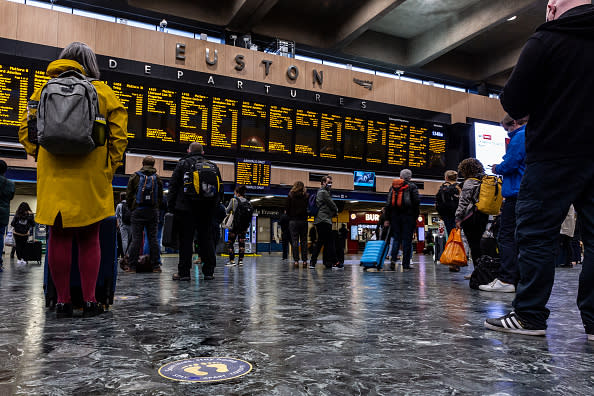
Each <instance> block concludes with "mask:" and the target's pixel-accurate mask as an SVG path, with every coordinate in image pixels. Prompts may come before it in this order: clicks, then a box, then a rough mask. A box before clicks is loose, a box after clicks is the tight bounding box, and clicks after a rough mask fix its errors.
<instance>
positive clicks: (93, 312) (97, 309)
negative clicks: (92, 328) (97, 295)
mask: <svg viewBox="0 0 594 396" xmlns="http://www.w3.org/2000/svg"><path fill="white" fill-rule="evenodd" d="M102 313H103V305H101V304H98V303H96V302H92V301H87V302H86V303H85V304H84V305H83V318H90V317H92V316H97V315H99V314H102Z"/></svg>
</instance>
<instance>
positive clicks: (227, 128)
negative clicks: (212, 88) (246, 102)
mask: <svg viewBox="0 0 594 396" xmlns="http://www.w3.org/2000/svg"><path fill="white" fill-rule="evenodd" d="M211 120H212V121H211V131H212V135H211V140H210V144H211V145H212V146H213V147H220V148H226V149H232V150H234V149H236V148H237V131H238V120H239V101H238V100H235V99H225V98H221V97H217V96H215V97H213V98H212V118H211Z"/></svg>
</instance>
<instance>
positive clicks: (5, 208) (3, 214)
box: [0, 159, 14, 272]
mask: <svg viewBox="0 0 594 396" xmlns="http://www.w3.org/2000/svg"><path fill="white" fill-rule="evenodd" d="M7 169H8V165H6V162H5V161H4V160H1V159H0V252H2V251H3V250H4V234H5V233H6V226H7V225H8V218H9V217H10V201H11V200H12V199H13V198H14V183H13V182H12V180H8V179H7V178H6V177H5V176H4V175H5V174H6V170H7ZM0 272H2V255H1V254H0Z"/></svg>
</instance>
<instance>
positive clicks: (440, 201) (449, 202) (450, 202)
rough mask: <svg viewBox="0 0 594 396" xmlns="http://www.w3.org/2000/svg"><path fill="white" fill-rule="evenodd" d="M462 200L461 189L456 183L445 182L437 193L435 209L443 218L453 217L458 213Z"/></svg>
mask: <svg viewBox="0 0 594 396" xmlns="http://www.w3.org/2000/svg"><path fill="white" fill-rule="evenodd" d="M459 200H460V190H459V188H458V185H457V184H456V183H453V184H451V183H443V184H442V185H441V187H439V191H438V192H437V194H435V209H437V213H438V214H439V215H440V216H441V217H442V218H443V217H446V218H451V217H454V216H455V215H456V209H457V208H458V201H459Z"/></svg>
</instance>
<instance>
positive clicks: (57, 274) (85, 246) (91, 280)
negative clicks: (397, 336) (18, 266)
mask: <svg viewBox="0 0 594 396" xmlns="http://www.w3.org/2000/svg"><path fill="white" fill-rule="evenodd" d="M74 238H76V241H77V243H78V268H79V272H80V282H81V286H82V293H83V300H84V301H85V302H88V301H91V302H96V300H95V284H96V283H97V275H98V274H99V265H100V263H101V249H100V245H99V223H95V224H91V225H89V226H86V227H78V228H62V221H61V218H60V217H58V218H57V219H56V222H55V224H54V225H53V226H52V227H51V228H50V242H49V247H48V253H49V256H48V264H49V269H50V272H51V274H52V279H53V281H54V284H55V286H56V291H57V292H58V303H69V302H70V267H71V266H72V241H73V239H74Z"/></svg>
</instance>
